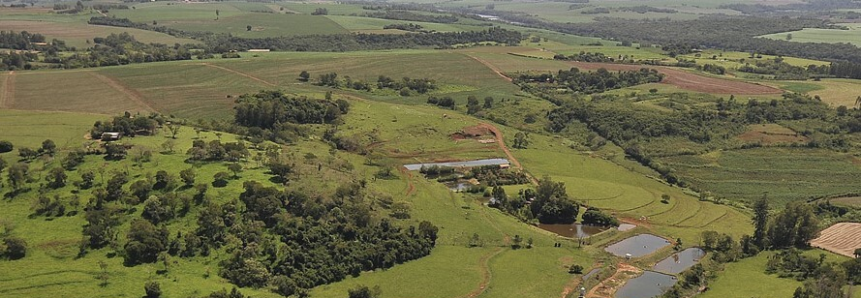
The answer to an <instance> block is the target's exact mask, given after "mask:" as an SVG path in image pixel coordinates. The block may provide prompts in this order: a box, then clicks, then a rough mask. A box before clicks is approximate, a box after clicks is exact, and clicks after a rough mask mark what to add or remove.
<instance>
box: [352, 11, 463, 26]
mask: <svg viewBox="0 0 861 298" xmlns="http://www.w3.org/2000/svg"><path fill="white" fill-rule="evenodd" d="M365 16H366V17H369V18H376V19H389V20H401V21H413V22H428V23H454V22H457V20H458V19H457V17H455V16H452V15H433V14H422V13H415V12H411V11H406V10H395V9H387V10H385V11H377V12H369V13H365Z"/></svg>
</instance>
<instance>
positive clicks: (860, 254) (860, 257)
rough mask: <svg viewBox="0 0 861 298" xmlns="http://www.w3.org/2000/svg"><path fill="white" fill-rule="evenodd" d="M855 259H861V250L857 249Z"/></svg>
mask: <svg viewBox="0 0 861 298" xmlns="http://www.w3.org/2000/svg"><path fill="white" fill-rule="evenodd" d="M855 258H856V259H861V248H856V249H855Z"/></svg>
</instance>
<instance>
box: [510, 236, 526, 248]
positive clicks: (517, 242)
mask: <svg viewBox="0 0 861 298" xmlns="http://www.w3.org/2000/svg"><path fill="white" fill-rule="evenodd" d="M522 244H523V238H521V237H520V235H514V238H513V239H512V240H511V249H519V248H520V246H521V245H522Z"/></svg>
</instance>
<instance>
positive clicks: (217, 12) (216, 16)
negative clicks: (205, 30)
mask: <svg viewBox="0 0 861 298" xmlns="http://www.w3.org/2000/svg"><path fill="white" fill-rule="evenodd" d="M220 15H221V12H220V11H218V9H216V10H215V20H216V21H217V20H218V17H219V16H220Z"/></svg>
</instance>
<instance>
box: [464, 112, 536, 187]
mask: <svg viewBox="0 0 861 298" xmlns="http://www.w3.org/2000/svg"><path fill="white" fill-rule="evenodd" d="M478 126H480V127H483V128H486V129H488V130H490V133H492V134H493V136H494V138H495V139H496V144H498V145H499V149H502V152H505V156H507V157H508V161H509V162H511V164H512V165H514V166H515V167H516V168H517V169H518V170H520V171H523V165H521V164H520V161H518V160H517V158H516V157H514V154H511V150H508V147H507V146H505V139H503V136H502V131H500V130H499V128H496V126H494V125H492V124H490V123H481V124H479V125H478ZM526 176H527V177H529V181H532V184H535V185H538V180H537V179H535V177H532V175H529V174H528V173H526Z"/></svg>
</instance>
